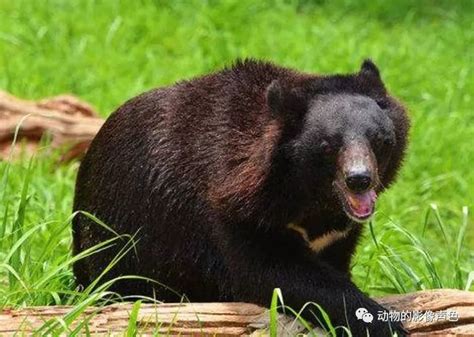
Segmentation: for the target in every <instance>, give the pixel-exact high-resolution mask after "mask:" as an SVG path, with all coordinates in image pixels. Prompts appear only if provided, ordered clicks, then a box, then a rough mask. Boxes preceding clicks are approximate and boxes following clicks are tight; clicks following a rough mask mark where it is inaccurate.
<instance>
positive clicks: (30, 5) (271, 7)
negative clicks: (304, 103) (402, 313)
mask: <svg viewBox="0 0 474 337" xmlns="http://www.w3.org/2000/svg"><path fill="white" fill-rule="evenodd" d="M473 13H474V8H473V5H472V2H471V1H469V0H466V1H427V0H426V1H417V2H414V1H408V0H400V1H369V0H367V1H348V0H345V1H343V0H339V1H324V0H319V1H310V0H306V1H304V0H302V1H275V2H273V1H271V2H270V1H247V0H241V1H210V0H209V1H187V2H177V1H176V2H169V3H168V2H166V1H146V0H143V1H129V2H125V1H123V2H121V1H113V0H111V1H93V0H84V1H52V0H51V1H47V0H42V1H26V0H17V1H7V0H0V89H2V90H7V91H10V92H12V93H13V94H15V95H18V96H21V97H25V98H31V99H34V98H42V97H44V96H52V95H56V94H59V93H63V92H71V93H74V94H76V95H78V96H80V97H81V98H83V99H85V100H88V101H90V102H92V103H93V104H94V105H95V106H97V108H98V109H99V110H100V111H101V113H102V115H103V116H107V115H108V114H109V113H110V112H111V111H112V110H113V109H114V108H115V107H117V106H118V105H119V104H121V103H122V102H124V101H125V100H126V99H128V98H130V97H132V96H134V95H136V94H138V93H140V92H142V91H144V90H147V89H149V88H152V87H156V86H160V85H166V84H171V83H173V82H174V81H176V80H178V79H182V78H189V77H192V76H196V75H199V74H202V73H205V72H208V71H211V70H213V69H216V68H218V67H221V66H223V65H225V64H229V63H230V62H231V61H232V60H234V59H235V58H237V57H245V56H253V57H258V58H264V59H269V60H273V61H275V62H277V63H279V64H282V65H286V66H291V67H295V68H298V69H300V70H305V71H311V72H318V73H334V72H352V71H355V70H357V69H358V67H359V65H360V63H361V60H362V59H363V58H365V57H368V56H370V57H371V58H372V59H373V60H374V61H375V62H376V63H377V64H378V65H379V67H380V69H381V70H382V74H383V77H384V80H385V82H386V83H387V85H388V87H389V89H390V90H391V91H392V92H393V94H394V95H395V96H397V97H399V98H400V99H401V100H402V101H404V102H405V103H406V105H407V106H408V108H409V111H410V115H411V117H412V122H413V128H412V133H411V145H410V148H409V152H408V158H407V160H406V163H405V166H404V169H403V171H402V173H401V175H400V178H399V181H398V182H397V184H395V186H394V187H393V188H392V189H391V190H390V191H389V192H388V193H386V194H385V195H384V196H383V197H382V198H381V200H380V202H379V206H378V212H377V215H376V217H375V220H374V221H373V223H372V227H371V229H372V231H370V230H369V228H367V230H366V232H365V233H366V237H365V239H364V241H363V243H362V244H361V245H360V247H359V250H358V253H357V256H356V259H355V265H354V269H353V271H354V279H355V281H356V283H357V284H358V285H359V286H360V287H361V288H362V289H364V290H365V291H367V292H368V293H370V294H372V295H375V294H381V293H397V292H407V291H412V290H415V289H424V288H434V287H457V288H465V287H466V286H468V278H469V276H468V273H469V272H470V271H471V270H473V269H474V267H473V265H474V263H473V262H474V252H473V249H472V247H473V246H474V230H473V227H472V226H473V223H472V215H470V214H469V213H472V211H473V206H474V202H473V201H474V170H472V163H473V162H474V151H473V145H474V144H473V139H474V112H473V93H474V80H473V73H472V70H473V69H472V66H473V59H472V55H473V52H474V48H473V45H474V29H473V28H474V27H473V24H472V22H471V21H472V15H473ZM77 166H78V165H77V163H73V164H71V165H68V166H64V167H60V168H58V167H57V166H56V165H55V163H54V158H51V156H49V155H48V156H46V155H42V154H39V155H38V156H37V158H36V159H35V160H34V161H33V163H32V164H31V165H30V164H29V160H28V158H25V159H24V160H22V161H20V162H18V163H14V164H12V165H9V164H7V163H5V162H3V163H0V179H1V181H0V305H5V304H8V305H23V304H27V305H41V304H52V303H80V302H81V301H83V300H84V296H81V295H79V294H77V292H75V291H74V282H73V278H72V274H71V269H70V263H71V255H70V244H71V233H70V227H69V219H70V211H71V200H72V196H73V184H74V178H75V174H76V171H77ZM29 167H30V168H29ZM97 296H98V297H100V296H99V295H97ZM269 301H270V299H269Z"/></svg>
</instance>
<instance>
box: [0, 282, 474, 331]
mask: <svg viewBox="0 0 474 337" xmlns="http://www.w3.org/2000/svg"><path fill="white" fill-rule="evenodd" d="M377 300H378V302H380V303H381V304H383V305H385V307H387V308H389V309H391V310H397V311H398V312H402V311H410V312H414V311H416V310H419V311H422V312H425V313H426V312H433V313H436V312H446V311H449V312H456V314H457V320H456V321H449V320H448V319H442V320H436V321H431V322H429V321H427V320H421V321H416V322H415V321H412V322H405V326H406V327H407V329H408V330H409V331H410V333H411V336H415V337H422V336H423V337H427V336H474V293H472V292H466V291H460V290H450V289H440V290H428V291H420V292H415V293H411V294H405V295H393V296H386V297H383V298H379V299H377ZM134 306H135V308H136V304H135V305H134V304H132V303H120V304H113V305H109V306H105V307H101V308H99V307H89V308H87V309H86V310H85V311H83V312H82V313H81V314H80V315H79V317H76V318H74V316H71V312H73V309H74V308H73V307H68V306H51V307H27V308H20V309H11V308H4V309H3V310H2V311H1V313H0V335H2V336H6V335H14V334H15V333H16V334H31V333H32V332H34V331H38V329H40V328H41V327H43V328H42V330H41V331H40V333H41V335H43V334H52V332H55V331H56V332H57V331H58V330H55V329H60V327H61V323H60V322H61V319H62V320H63V322H65V321H66V322H67V321H68V320H69V319H71V320H72V321H73V323H71V324H69V327H70V329H74V328H76V327H79V329H82V330H81V331H82V332H86V328H85V325H87V329H88V331H89V332H90V334H93V335H123V333H124V332H125V331H127V332H130V331H135V332H137V334H138V335H151V334H153V333H159V334H163V335H166V336H169V335H173V336H174V335H180V336H268V335H269V313H268V309H265V308H262V307H259V306H257V305H254V304H249V303H166V304H150V303H148V304H141V305H140V307H139V310H138V311H136V310H134ZM133 313H135V314H136V315H134V314H133ZM349 314H351V313H349ZM373 314H374V319H377V316H376V313H373ZM68 315H69V316H68ZM72 318H73V319H72ZM81 322H82V323H83V326H80V324H81ZM135 329H136V330H135ZM306 332H307V331H305V329H304V327H303V326H302V325H301V324H299V323H298V322H297V321H295V319H294V318H292V317H289V316H285V315H279V319H278V336H295V335H297V334H304V333H306ZM62 333H63V334H64V335H67V334H68V333H70V331H69V332H68V331H67V330H66V331H64V330H63V331H62Z"/></svg>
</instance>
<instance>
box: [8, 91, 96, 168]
mask: <svg viewBox="0 0 474 337" xmlns="http://www.w3.org/2000/svg"><path fill="white" fill-rule="evenodd" d="M103 123H104V120H103V119H102V118H100V117H99V116H98V114H97V113H96V112H95V110H94V109H93V108H92V107H91V106H90V105H89V104H88V103H86V102H83V101H81V100H79V99H78V98H76V97H74V96H71V95H61V96H56V97H52V98H47V99H44V100H40V101H28V100H23V99H19V98H17V97H15V96H12V95H10V94H8V93H6V92H3V91H0V159H4V160H7V159H9V158H15V157H17V156H18V154H19V153H20V152H21V151H26V152H27V153H28V154H32V153H34V152H36V151H37V150H38V146H39V145H40V140H41V139H42V138H43V137H44V136H46V135H48V136H49V137H51V148H53V149H60V150H61V154H62V157H61V160H62V161H69V160H71V159H73V158H80V157H81V156H82V155H83V154H84V153H85V151H86V150H87V148H88V147H89V144H90V142H91V141H92V139H93V138H94V136H95V135H96V133H97V132H98V131H99V129H100V127H101V126H102V124H103ZM15 137H16V141H15V143H14V139H15Z"/></svg>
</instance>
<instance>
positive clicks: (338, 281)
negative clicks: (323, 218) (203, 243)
mask: <svg viewBox="0 0 474 337" xmlns="http://www.w3.org/2000/svg"><path fill="white" fill-rule="evenodd" d="M274 246H275V247H274V249H272V251H268V250H267V249H268V246H267V245H265V244H263V246H262V244H261V243H260V242H255V241H248V240H245V241H240V243H239V244H234V245H233V244H231V242H230V241H227V244H226V245H225V247H224V250H225V251H224V252H223V255H224V257H225V259H226V264H227V266H228V271H229V274H230V275H229V277H230V278H231V287H232V295H233V300H234V301H244V302H253V303H258V304H261V305H263V306H268V304H269V302H270V299H271V296H272V292H273V289H274V288H280V289H281V291H282V293H283V298H284V301H285V305H286V306H289V307H291V308H292V309H294V310H297V311H299V310H300V309H301V308H302V307H303V305H304V304H305V303H307V302H315V303H318V304H319V305H320V306H321V307H322V308H323V309H324V310H325V312H326V313H327V314H328V315H329V317H330V318H331V322H332V324H333V326H335V327H337V326H349V328H350V330H351V331H352V335H353V336H366V335H367V332H366V331H368V332H369V333H370V336H392V331H393V332H397V333H398V335H399V336H404V335H405V330H404V328H403V326H402V325H401V324H400V323H399V322H392V323H390V324H389V323H388V322H382V321H379V320H377V313H378V311H382V310H385V308H383V307H382V306H381V305H379V304H378V303H376V302H375V301H374V300H372V299H370V298H369V297H367V296H366V295H364V294H363V293H362V292H361V291H360V290H359V289H358V288H357V287H356V286H355V285H354V284H353V283H352V282H351V281H350V279H349V277H348V276H347V275H346V274H345V273H343V272H341V271H339V270H336V269H335V268H333V267H331V266H330V265H329V264H327V263H325V262H323V261H315V260H314V259H306V260H305V259H304V258H297V257H296V256H294V255H293V254H292V253H291V252H290V251H288V250H286V249H285V247H281V246H280V247H278V245H274ZM310 307H311V306H310ZM359 308H365V309H367V311H368V312H369V313H371V314H372V315H373V321H372V322H371V323H366V322H364V321H363V320H361V319H358V318H357V317H356V315H355V313H356V310H357V309H359ZM311 311H312V312H313V313H314V314H316V315H318V318H317V319H316V317H315V316H314V314H312V313H311V312H310V311H309V310H308V309H306V310H305V312H304V313H303V317H305V318H306V319H308V320H310V321H312V322H313V323H316V324H317V322H318V319H319V320H320V321H322V319H321V316H320V315H319V310H318V309H317V308H315V307H312V309H311ZM337 331H339V333H338V335H340V336H343V335H344V333H343V330H342V329H338V330H337Z"/></svg>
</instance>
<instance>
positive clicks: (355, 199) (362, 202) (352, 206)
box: [338, 186, 377, 222]
mask: <svg viewBox="0 0 474 337" xmlns="http://www.w3.org/2000/svg"><path fill="white" fill-rule="evenodd" d="M338 187H339V188H338V189H339V192H340V193H339V194H340V199H342V200H341V201H342V204H343V207H344V211H345V212H346V214H347V216H348V217H349V218H351V219H352V220H354V221H357V222H365V221H367V220H368V219H369V218H370V217H371V216H372V214H373V213H374V210H375V201H376V200H377V193H375V191H374V190H373V189H370V190H368V191H366V192H363V193H354V192H351V191H348V190H347V189H346V188H342V187H340V186H338Z"/></svg>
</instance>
